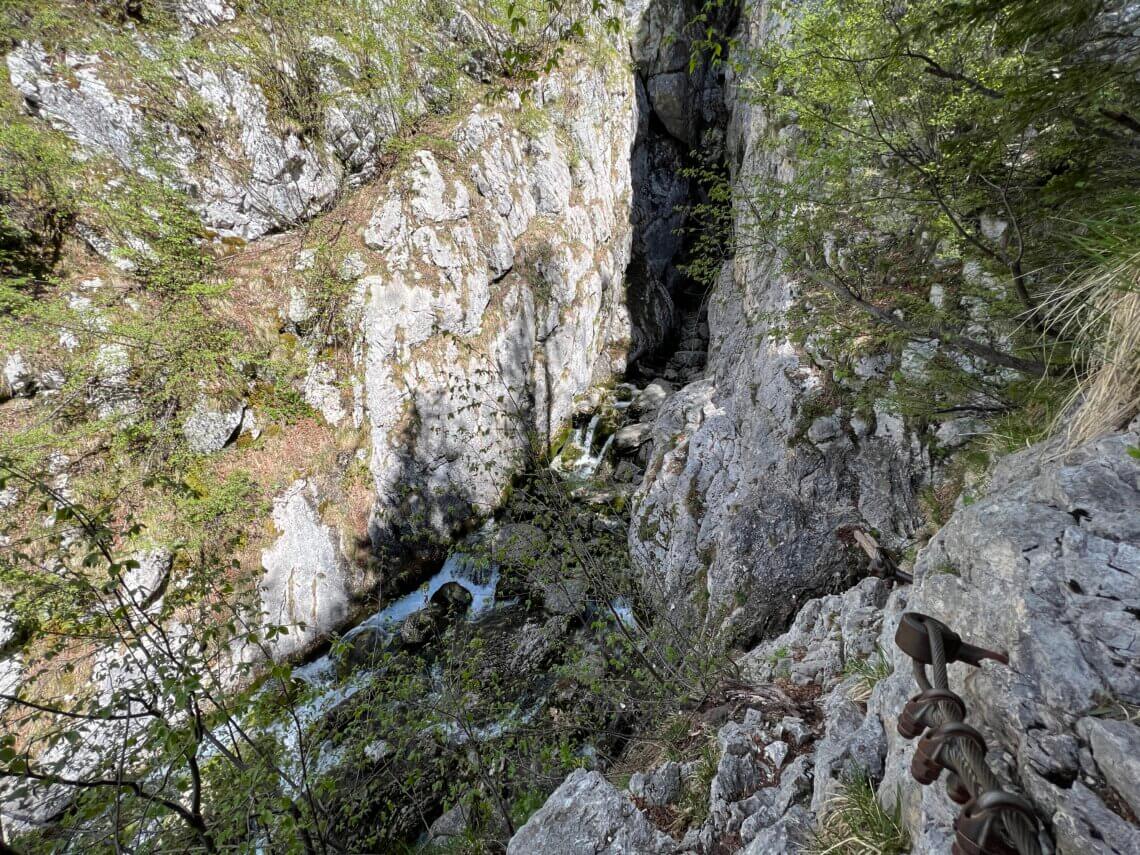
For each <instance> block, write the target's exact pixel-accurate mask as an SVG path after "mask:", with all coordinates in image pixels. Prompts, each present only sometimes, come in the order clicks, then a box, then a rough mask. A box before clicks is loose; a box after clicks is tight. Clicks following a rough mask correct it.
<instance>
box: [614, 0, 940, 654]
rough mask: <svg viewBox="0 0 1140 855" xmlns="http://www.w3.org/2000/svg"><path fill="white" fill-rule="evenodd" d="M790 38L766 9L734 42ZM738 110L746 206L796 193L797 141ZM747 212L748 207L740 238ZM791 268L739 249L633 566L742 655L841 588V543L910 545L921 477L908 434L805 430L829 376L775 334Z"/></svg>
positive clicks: (661, 419) (661, 434) (656, 460)
mask: <svg viewBox="0 0 1140 855" xmlns="http://www.w3.org/2000/svg"><path fill="white" fill-rule="evenodd" d="M780 29H781V22H780V19H779V18H778V17H777V16H776V15H775V13H773V12H772V11H771V10H770V9H769V6H768V4H767V3H755V4H752V5H751V6H749V7H748V8H747V9H746V10H745V11H744V12H743V13H742V24H741V30H740V32H739V34H738V35H739V36H740V38H741V40H742V44H743V45H744V47H745V49H748V48H752V47H756V46H762V45H763V44H764V43H765V41H766V40H769V39H773V38H778V36H779V33H780ZM736 83H737V84H739V81H736ZM730 108H731V121H730V126H729V132H728V145H729V161H730V164H731V165H732V167H733V180H734V182H735V186H736V187H737V188H738V193H740V194H741V195H742V196H743V194H745V193H747V192H748V188H749V185H750V181H751V179H752V177H753V176H756V175H761V174H764V175H773V176H778V177H779V176H783V177H790V176H791V175H792V170H793V169H794V163H793V161H792V159H791V157H790V155H789V150H788V146H787V141H788V134H789V133H790V131H789V129H783V130H781V129H778V128H774V127H772V126H771V125H770V123H769V122H768V120H767V118H766V117H765V116H764V115H763V114H762V112H761V111H759V110H758V109H757V108H755V107H754V106H753V105H751V104H749V103H747V101H746V100H744V99H743V98H742V97H740V96H739V94H738V93H734V92H730ZM747 211H748V209H747V208H746V207H745V206H744V205H739V206H738V210H737V214H736V225H737V229H738V230H746V229H747V226H748V220H747V216H748V213H747ZM781 265H782V258H781V257H780V256H779V254H778V253H776V252H773V251H767V250H757V249H752V250H744V249H742V250H741V251H740V252H738V254H737V256H736V258H735V259H734V260H733V261H732V262H729V263H728V264H727V265H726V266H725V268H724V269H723V270H722V272H721V276H720V279H719V281H718V282H717V284H716V286H715V287H714V288H713V290H712V292H711V294H710V297H709V303H708V306H709V308H708V322H709V330H710V337H711V340H710V346H709V361H708V370H707V372H706V377H705V378H704V379H702V380H699V381H697V382H695V383H692V384H690V385H689V386H686V387H685V388H683V389H681V390H679V391H678V392H677V394H676V395H675V396H674V397H673V398H672V399H671V400H670V401H669V402H667V403H666V405H665V406H664V407H663V408H662V410H661V412H660V413H659V415H658V418H657V423H656V425H655V426H654V447H653V454H652V457H651V460H650V463H649V466H648V468H647V471H646V475H645V479H644V481H643V483H642V485H641V487H640V489H639V490H638V492H637V494H636V496H635V500H634V510H633V522H632V525H631V528H630V541H629V542H630V549H631V551H632V553H633V559H634V562H635V565H636V566H637V567H639V568H640V570H641V572H642V575H643V577H644V578H645V579H646V580H647V581H648V582H649V583H650V584H652V585H655V586H657V587H658V588H659V590H660V592H661V594H662V595H663V596H664V597H665V598H666V600H667V601H674V600H676V599H678V598H693V599H695V600H698V601H704V600H705V596H704V595H705V594H707V611H706V617H707V619H708V620H710V621H714V622H721V621H727V623H728V625H729V626H730V627H733V628H734V631H735V632H736V634H737V637H738V638H741V639H743V640H748V639H752V638H757V637H760V636H762V635H764V634H767V633H771V632H772V631H774V630H778V629H779V628H782V626H783V625H784V623H786V621H787V620H788V619H790V617H791V616H792V615H794V614H795V612H796V610H797V609H798V608H799V606H800V605H802V603H803V601H804V600H805V599H806V598H807V597H810V596H811V595H812V594H813V593H815V592H818V591H820V590H821V589H822V588H825V587H827V586H828V585H834V584H837V583H839V582H841V578H840V577H841V575H842V574H843V573H844V572H845V568H846V566H847V560H846V557H845V555H844V547H843V545H842V544H841V543H840V542H839V541H838V540H837V538H836V532H837V531H838V530H840V529H841V528H842V527H844V526H851V525H862V526H867V527H871V528H875V529H878V530H879V531H880V532H882V534H883V537H884V538H885V539H886V540H887V541H888V542H889V541H890V540H891V539H892V537H893V538H904V537H906V536H907V535H909V534H910V533H911V532H912V530H913V525H914V521H915V518H916V516H917V509H916V504H915V500H914V492H915V487H916V481H917V476H918V474H919V473H920V472H921V471H922V470H923V468H924V464H923V461H922V459H921V452H920V451H918V450H917V449H912V447H911V445H910V441H909V438H908V437H906V436H905V434H903V435H899V436H896V435H891V434H889V433H888V432H886V431H882V432H881V433H879V432H875V431H874V429H873V427H871V428H868V427H867V426H865V425H864V426H860V425H859V424H858V422H857V421H856V420H853V419H852V418H851V416H852V415H853V414H852V413H847V412H843V411H842V410H840V411H838V412H836V413H834V420H833V421H832V422H829V424H830V425H832V426H833V428H834V429H832V430H826V431H824V430H820V431H814V432H812V435H811V436H808V435H807V431H802V430H801V427H803V426H802V425H801V421H802V416H801V412H802V410H803V408H804V404H805V402H807V401H808V400H809V399H810V397H811V396H812V394H813V393H814V392H815V391H816V390H818V389H819V387H820V386H821V374H820V369H819V368H818V367H816V366H814V365H813V364H812V363H811V362H810V361H809V360H807V359H805V358H804V357H803V356H802V354H800V353H799V352H797V350H796V349H795V348H793V347H792V346H791V345H790V344H789V343H788V342H786V341H784V340H782V339H781V338H779V337H778V335H776V334H774V333H773V332H772V326H773V324H772V320H771V319H772V318H780V317H781V316H782V315H783V314H784V313H785V312H786V310H787V309H788V307H789V306H790V304H791V301H792V298H793V294H794V289H795V284H796V283H795V279H794V277H792V276H788V275H786V274H785V273H784V272H783V271H782V269H781ZM801 434H802V435H801Z"/></svg>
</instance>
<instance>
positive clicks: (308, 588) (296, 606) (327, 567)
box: [260, 480, 350, 659]
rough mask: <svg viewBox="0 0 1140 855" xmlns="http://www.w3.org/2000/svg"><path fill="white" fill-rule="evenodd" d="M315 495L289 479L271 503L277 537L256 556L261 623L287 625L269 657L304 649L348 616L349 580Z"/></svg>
mask: <svg viewBox="0 0 1140 855" xmlns="http://www.w3.org/2000/svg"><path fill="white" fill-rule="evenodd" d="M317 499H318V494H317V490H316V488H315V486H313V485H312V484H311V483H310V482H308V481H304V480H301V481H295V482H294V483H293V485H292V486H291V487H289V489H288V490H286V491H285V493H284V494H282V495H281V496H280V497H278V498H277V499H275V500H274V502H273V524H274V525H275V526H276V527H277V530H278V532H279V535H278V537H277V540H276V541H274V543H273V545H272V546H270V547H269V549H267V550H265V551H264V552H263V553H262V554H261V564H262V567H264V568H265V575H264V576H263V577H262V580H261V585H260V592H261V609H262V612H263V620H264V621H265V622H266V623H268V624H272V625H276V626H285V627H288V632H287V634H285V635H283V636H278V637H277V638H276V639H274V640H273V641H272V642H270V644H269V647H270V651H271V654H272V656H273V657H274V658H275V659H282V658H285V657H288V656H291V655H294V654H296V653H300V652H301V651H303V650H306V649H307V648H309V647H310V646H311V645H312V644H314V643H315V642H316V641H317V640H318V639H320V638H322V637H324V636H325V635H326V634H327V633H329V632H331V631H332V630H335V629H339V628H340V626H341V625H342V624H343V623H344V621H345V619H346V618H347V617H348V610H349V590H350V578H349V567H348V562H347V561H346V560H345V558H344V556H343V555H342V554H341V551H340V547H339V546H338V544H337V539H336V536H335V534H334V532H333V530H332V528H331V527H330V526H328V525H326V524H325V523H323V522H322V521H321V519H320V516H319V514H318V512H317Z"/></svg>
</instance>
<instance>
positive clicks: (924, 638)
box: [895, 612, 1009, 668]
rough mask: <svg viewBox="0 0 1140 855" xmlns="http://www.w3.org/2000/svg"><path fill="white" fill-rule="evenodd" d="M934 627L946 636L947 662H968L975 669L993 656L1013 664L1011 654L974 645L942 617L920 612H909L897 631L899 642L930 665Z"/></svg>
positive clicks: (943, 637)
mask: <svg viewBox="0 0 1140 855" xmlns="http://www.w3.org/2000/svg"><path fill="white" fill-rule="evenodd" d="M932 625H933V626H934V627H935V628H936V629H937V630H938V631H939V632H940V633H941V635H942V645H943V649H944V650H945V652H946V662H947V663H950V662H965V663H967V664H968V665H973V666H974V667H975V668H976V667H979V666H980V665H981V664H982V660H983V659H992V660H994V661H995V662H1000V663H1001V664H1003V665H1008V664H1009V656H1007V655H1006V654H1004V653H1001V652H999V651H997V650H987V649H986V648H984V647H978V646H976V645H974V644H967V643H966V642H965V641H963V640H962V637H961V636H960V635H958V633H956V632H954V630H952V629H950V627H948V626H947V625H946V624H944V623H942V621H940V620H935V619H934V618H932V617H929V616H927V615H924V614H919V613H918V612H906V613H905V614H904V615H903V616H902V620H900V621H899V628H898V629H897V630H895V644H897V645H898V646H899V649H901V650H902V652H903V653H905V654H906V655H907V656H909V657H910V658H911V659H913V660H914V661H915V662H922V663H923V664H925V665H930V664H932V663H933V662H934V656H933V654H932V653H931V650H930V627H931V626H932Z"/></svg>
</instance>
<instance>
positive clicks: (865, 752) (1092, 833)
mask: <svg viewBox="0 0 1140 855" xmlns="http://www.w3.org/2000/svg"><path fill="white" fill-rule="evenodd" d="M1138 444H1140V433H1137V432H1136V431H1135V430H1133V431H1132V432H1129V433H1124V434H1117V435H1114V436H1109V437H1105V438H1103V439H1100V440H1097V441H1093V442H1091V443H1089V444H1087V445H1085V446H1083V447H1080V448H1077V449H1075V450H1073V451H1069V452H1066V451H1064V449H1062V448H1061V447H1060V446H1059V445H1058V444H1057V443H1055V442H1054V443H1050V444H1046V445H1044V446H1039V447H1036V448H1033V449H1030V450H1028V451H1025V452H1022V453H1020V454H1017V455H1014V456H1012V457H1009V458H1007V459H1006V460H1004V461H1002V462H1001V463H1000V464H999V466H998V467H997V468H996V470H995V471H994V473H993V476H992V480H991V484H990V487H989V490H988V493H987V494H986V495H985V496H983V497H982V498H981V499H979V500H978V501H976V502H974V503H973V504H970V505H968V506H966V505H963V506H960V507H959V508H958V510H957V511H956V512H955V513H954V515H953V516H952V517H951V519H950V520H949V521H948V523H947V524H946V525H945V526H944V527H943V528H942V529H941V530H940V531H939V532H938V533H937V534H936V535H935V537H934V538H933V539H932V540H931V542H930V544H929V545H928V546H927V547H926V548H925V549H924V550H923V551H922V552H921V553H920V554H919V557H918V559H917V562H916V566H915V582H914V585H913V587H912V586H900V587H898V588H896V589H895V590H894V591H891V590H890V587H889V584H888V583H887V582H885V581H883V580H880V579H873V578H872V579H864V580H863V581H861V582H859V583H858V584H857V585H855V586H854V587H853V588H851V589H849V590H848V591H846V592H845V593H844V594H842V595H830V596H826V597H823V598H820V599H815V600H811V601H808V602H806V603H805V604H804V605H803V607H802V608H801V609H800V611H799V613H798V614H797V616H796V619H795V621H794V623H793V624H792V626H791V627H790V628H789V629H788V631H787V632H786V633H784V634H782V635H780V636H777V637H775V638H773V639H771V640H769V641H766V642H764V643H763V644H761V645H759V646H757V647H756V648H754V649H753V650H752V651H750V652H749V653H748V654H747V655H746V656H745V657H744V658H743V659H742V660H741V662H740V663H739V664H740V667H741V671H742V674H743V676H744V677H745V678H746V681H747V682H748V683H749V684H751V685H753V686H754V687H755V688H754V689H753V690H752V692H753V696H752V697H745V698H744V699H743V701H742V702H741V703H740V704H739V705H738V707H737V709H736V711H735V715H734V716H733V720H732V721H730V722H729V723H727V724H725V725H724V726H723V727H721V728H720V730H719V732H718V734H717V742H716V744H717V756H718V757H719V761H718V764H717V769H716V774H715V775H714V776H713V777H712V778H711V781H710V782H709V816H708V819H707V820H706V821H705V822H704V823H703V824H702V825H701V826H700V827H698V828H693V829H690V830H689V832H688V833H687V834H686V835H685V837H684V839H683V840H680V841H677V842H676V843H675V847H676V848H675V849H674V850H673V851H677V852H686V853H688V852H692V853H708V852H713V851H717V852H736V851H743V852H747V853H765V855H780V853H794V852H797V851H800V846H801V844H802V842H803V840H804V839H805V836H806V835H809V834H810V833H811V832H812V831H813V829H816V828H818V827H820V825H821V823H823V824H826V821H827V820H826V815H827V812H828V810H829V805H830V802H831V799H832V797H833V796H835V795H836V794H837V793H839V792H841V791H842V790H843V789H844V788H845V786H846V784H847V782H848V781H850V780H851V778H852V777H853V776H859V775H866V776H869V777H870V778H871V780H872V781H873V782H875V783H877V785H878V793H879V799H880V801H881V802H882V803H883V805H884V807H885V808H886V809H887V810H894V809H895V806H896V803H897V805H898V808H899V811H900V815H901V818H902V821H903V823H904V824H905V826H906V828H907V829H908V830H909V832H910V835H911V839H912V842H913V846H912V849H911V852H913V853H915V855H918V853H939V852H946V851H948V850H949V847H950V843H951V841H952V837H953V830H952V829H953V821H954V817H955V816H956V815H957V813H958V808H957V806H956V805H954V804H953V803H952V802H951V801H950V800H949V798H948V796H947V795H946V793H945V789H944V786H943V782H939V783H936V784H934V785H932V786H929V787H921V786H920V785H919V784H918V783H917V782H915V781H914V779H913V778H912V777H911V775H910V760H911V756H912V754H913V751H914V742H911V741H907V740H905V739H903V738H902V737H901V736H899V735H898V733H897V731H896V722H897V719H898V714H899V712H900V711H901V710H902V708H903V706H904V705H905V704H906V701H907V699H908V698H909V697H910V696H912V695H913V694H915V693H916V691H917V688H916V686H915V682H914V676H913V672H912V667H911V661H910V660H909V659H908V658H907V657H906V656H905V655H904V654H903V653H902V652H901V651H899V650H898V649H897V648H896V647H895V645H894V641H893V639H894V633H895V629H896V628H897V626H898V621H899V618H900V616H901V615H902V613H903V612H904V611H908V610H911V611H919V612H923V613H925V614H929V615H932V616H934V617H936V618H938V619H939V620H942V621H944V622H945V623H947V624H948V625H950V626H951V627H952V628H954V629H955V630H957V631H958V632H959V633H960V634H961V635H962V636H963V637H965V638H966V639H967V640H969V641H971V642H974V643H977V644H980V645H982V646H984V647H987V648H991V649H998V650H1002V651H1005V652H1007V653H1008V654H1009V657H1010V664H1009V665H1008V666H1005V665H1001V664H998V663H995V662H989V661H987V662H984V663H983V665H982V667H981V668H972V667H970V666H967V665H962V664H956V665H952V666H951V669H950V678H951V687H952V689H953V690H954V691H955V692H957V693H958V694H959V695H960V696H961V697H962V698H963V699H964V700H965V702H966V705H967V709H968V716H967V721H968V722H969V723H970V724H972V725H973V726H975V727H977V728H978V729H979V730H981V731H982V733H983V735H984V736H985V738H986V740H987V744H988V746H989V754H988V759H989V762H990V764H991V766H992V767H993V768H994V769H995V771H996V772H997V773H998V775H999V777H1001V778H1002V780H1003V781H1004V782H1005V785H1006V787H1007V788H1008V789H1010V790H1011V791H1014V792H1017V793H1019V794H1021V795H1023V796H1024V797H1026V798H1027V799H1029V801H1030V802H1031V803H1032V804H1033V806H1034V809H1035V811H1036V812H1037V815H1038V817H1039V818H1040V819H1041V820H1042V822H1043V825H1044V828H1045V831H1046V834H1047V836H1048V837H1049V839H1050V840H1051V841H1053V842H1054V844H1055V851H1056V852H1057V853H1059V855H1070V853H1072V855H1075V853H1096V855H1124V853H1130V852H1135V851H1137V849H1138V847H1140V827H1138V826H1137V824H1136V815H1137V800H1138V795H1140V794H1138V793H1137V790H1136V785H1135V772H1136V763H1135V759H1134V758H1135V756H1136V748H1137V745H1138V744H1140V743H1138V741H1140V725H1138V724H1137V723H1136V720H1135V710H1136V709H1137V708H1138V707H1140V668H1138V665H1140V647H1138V645H1140V641H1138V640H1137V639H1138V637H1140V636H1138V633H1137V614H1138V613H1140V584H1138V583H1137V576H1138V572H1140V566H1138V565H1137V559H1138V557H1140V461H1138V460H1136V459H1135V458H1133V457H1132V456H1131V455H1130V454H1129V450H1130V449H1133V448H1135V447H1136V446H1137V445H1138ZM792 697H796V698H799V699H800V706H799V707H798V708H793V706H792V704H791V698H792ZM805 698H806V699H808V701H807V705H806V707H805V706H804V705H803V703H804V699H805ZM682 768H683V769H685V772H686V773H688V775H689V776H690V778H691V774H692V773H691V769H688V768H686V767H682ZM666 771H667V770H665V768H664V767H662V769H661V770H657V771H655V772H653V773H652V774H649V775H640V774H639V775H636V776H634V778H633V779H631V782H630V785H631V789H632V790H635V791H636V792H637V794H638V797H639V798H640V799H641V801H640V804H642V805H643V806H646V807H648V806H650V805H655V806H656V805H660V804H661V800H660V799H656V798H654V797H653V793H655V792H656V791H657V790H658V789H667V788H658V787H648V786H647V785H646V781H650V782H653V781H656V779H657V778H658V777H662V778H667V777H668V776H667V774H666ZM669 794H670V795H671V796H672V803H674V804H675V803H676V800H677V796H678V790H677V788H673V789H671V790H669ZM615 803H616V802H615ZM669 803H670V802H669V800H666V801H665V802H664V804H665V806H666V807H667V806H668V804H669ZM617 815H618V814H617V813H616V808H615V814H614V817H611V820H612V821H614V822H616V821H617V820H616V818H615V817H616V816H617ZM623 822H628V820H623ZM531 824H532V825H535V826H538V825H539V824H544V825H547V826H548V828H547V829H545V830H543V829H540V828H537V827H535V828H531V829H530V831H529V832H528V834H529V835H530V839H539V835H542V834H548V833H550V831H551V830H552V828H558V827H560V826H559V825H558V821H557V820H555V819H554V818H553V814H552V812H546V813H543V812H540V813H539V814H536V815H535V818H533V819H532V821H531ZM528 827H529V826H528ZM594 842H599V843H600V839H599V840H596V841H594ZM718 847H719V848H718Z"/></svg>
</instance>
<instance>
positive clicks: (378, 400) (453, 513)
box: [363, 61, 636, 544]
mask: <svg viewBox="0 0 1140 855" xmlns="http://www.w3.org/2000/svg"><path fill="white" fill-rule="evenodd" d="M564 69H565V70H564V71H563V72H561V73H558V74H556V75H555V76H552V77H550V78H548V79H546V80H544V81H543V82H542V83H541V84H540V85H539V86H537V87H536V89H535V91H534V93H533V99H534V100H533V102H532V104H533V106H531V107H528V108H526V109H527V110H533V109H534V108H539V109H541V111H542V114H543V115H544V116H545V117H546V119H547V120H548V122H549V125H548V127H546V128H545V129H543V130H540V131H537V132H536V131H535V130H534V129H533V128H532V129H530V133H529V134H527V133H524V132H522V131H521V130H519V129H518V128H517V125H518V123H519V121H520V116H521V115H522V113H521V112H520V110H519V109H518V107H517V106H512V105H511V104H510V103H509V102H503V103H499V104H496V105H493V106H485V107H480V108H477V109H476V110H475V111H474V112H472V114H471V115H470V116H469V117H468V118H467V119H466V120H465V121H464V122H463V123H462V124H461V125H460V126H459V127H458V128H457V129H456V131H455V132H454V134H453V135H452V140H453V141H454V143H455V154H454V156H453V157H443V156H440V155H438V154H433V153H431V152H428V151H419V152H416V153H415V154H414V156H413V157H412V162H411V165H410V166H409V167H408V169H407V170H405V171H404V172H402V173H400V174H399V175H398V176H397V177H396V178H394V179H392V180H391V181H390V182H389V184H388V188H387V192H386V193H385V194H384V195H383V196H382V197H381V198H380V200H379V202H378V203H377V205H376V208H375V212H374V214H373V216H372V219H371V221H370V223H369V224H368V226H367V228H366V229H365V231H364V239H365V242H366V244H367V245H368V246H369V247H371V248H372V249H373V250H375V252H376V253H377V254H378V259H377V258H373V259H372V262H373V264H372V266H373V267H374V268H375V267H376V266H377V264H376V262H377V261H378V262H379V264H378V266H379V267H380V268H381V269H383V271H384V272H383V273H380V274H376V275H373V276H370V277H368V279H367V280H366V282H367V286H368V290H367V301H366V306H365V310H364V320H363V334H364V338H365V342H366V345H365V353H364V386H365V390H366V396H365V403H366V408H367V417H368V423H369V426H370V428H371V435H372V457H371V468H372V474H373V476H374V478H375V481H376V491H377V503H376V509H375V514H374V519H373V523H372V535H373V539H374V542H376V543H377V544H384V543H388V542H390V541H391V539H392V537H393V536H394V535H397V534H398V533H401V532H407V531H408V530H412V529H424V528H426V529H427V530H430V531H434V532H436V533H439V534H446V533H447V532H448V531H449V530H450V528H451V527H452V526H454V525H456V524H458V523H462V522H467V521H469V520H470V518H471V516H472V514H473V513H485V512H488V511H490V510H491V509H493V508H494V507H495V506H496V505H497V504H498V502H499V500H500V498H501V495H502V491H503V489H504V487H505V486H506V484H507V481H508V479H509V477H510V476H511V474H512V473H513V472H514V471H516V470H517V468H518V466H519V465H521V463H522V460H523V455H524V452H525V451H526V449H527V448H528V443H529V442H530V441H531V438H532V436H535V435H536V436H537V437H538V438H539V441H540V442H544V441H546V439H547V438H548V436H549V435H551V434H553V433H555V432H557V431H558V430H559V429H560V428H561V427H562V426H563V425H564V424H565V423H566V422H567V420H568V418H569V416H570V414H571V412H572V407H573V401H574V398H575V396H577V395H579V394H581V393H582V392H584V391H585V390H586V389H587V388H588V387H589V386H590V385H591V384H593V383H596V382H598V381H601V380H604V379H606V378H608V377H610V376H611V375H613V374H615V373H617V372H620V371H621V370H622V369H623V368H624V365H625V362H624V360H625V354H626V352H627V349H628V344H629V340H630V328H629V316H628V311H627V309H626V306H625V287H624V282H623V275H624V273H625V269H626V266H627V264H628V262H629V253H630V239H631V238H630V226H629V217H630V203H631V202H630V200H631V187H630V151H631V148H632V145H633V138H634V133H635V130H636V116H635V100H634V89H633V78H632V75H631V74H630V73H629V72H628V71H625V70H623V69H617V68H613V67H611V68H609V69H605V70H603V69H602V68H598V67H592V66H591V65H590V64H587V63H579V62H575V61H568V62H566V63H565V64H564Z"/></svg>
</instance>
